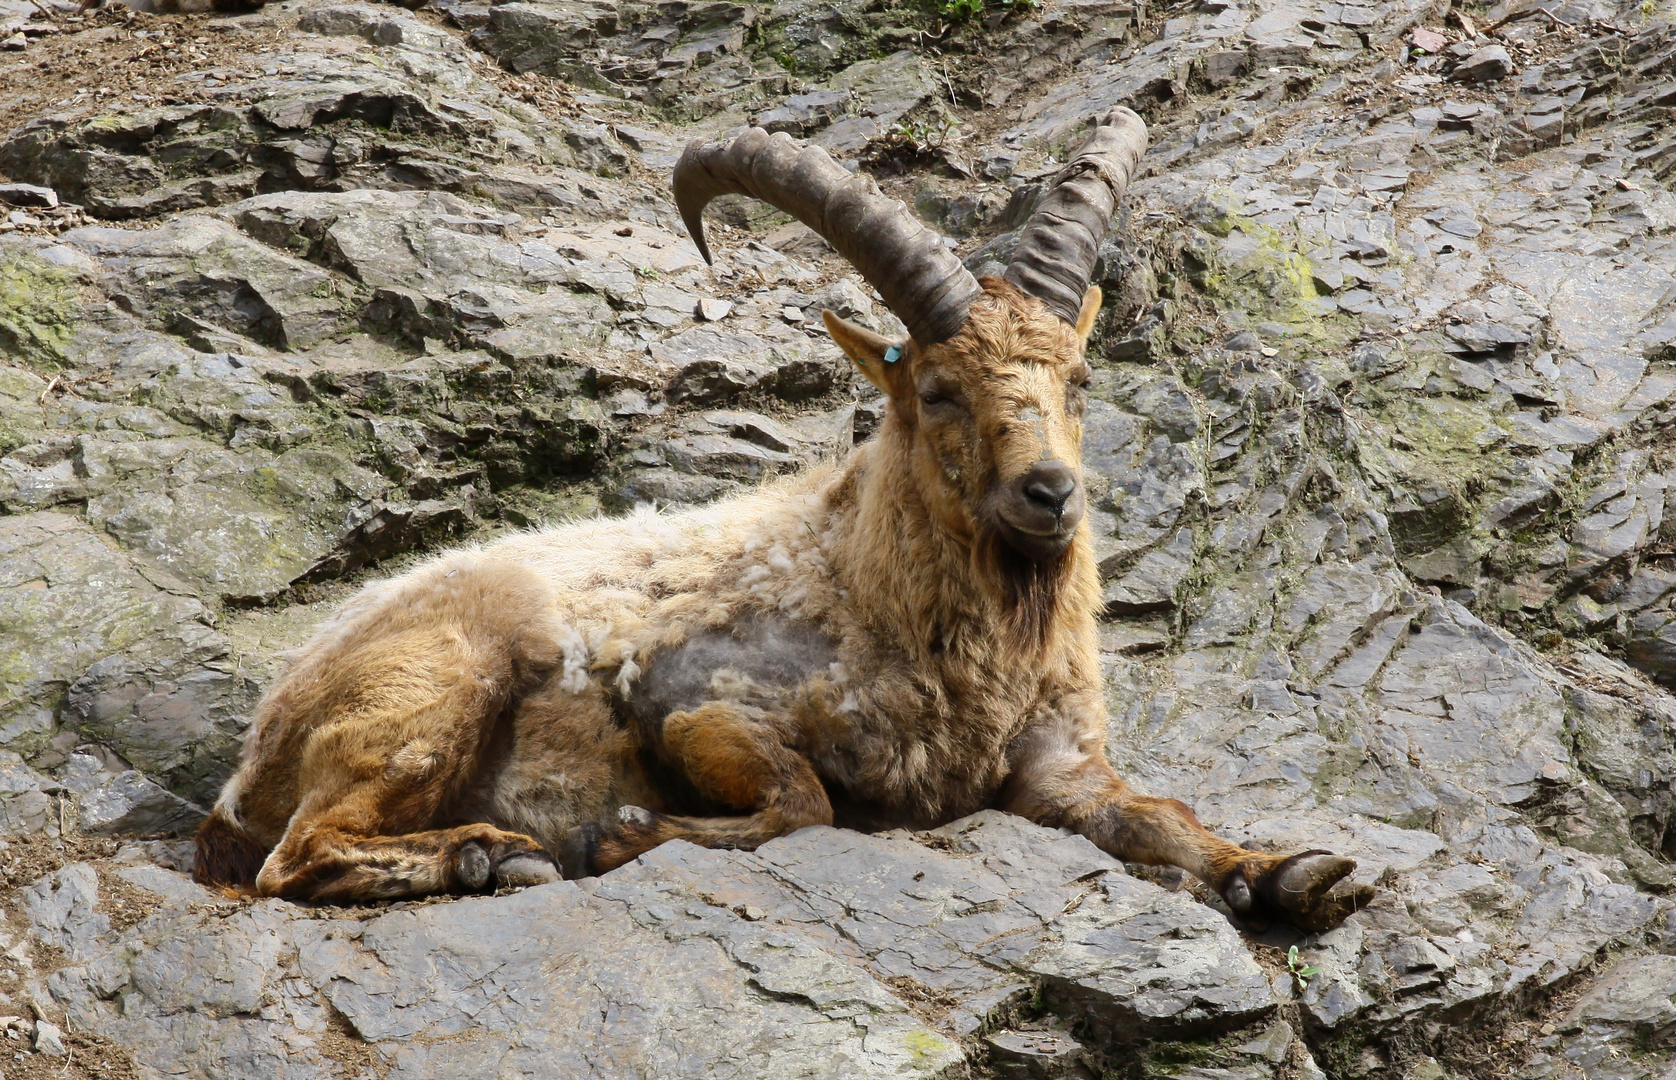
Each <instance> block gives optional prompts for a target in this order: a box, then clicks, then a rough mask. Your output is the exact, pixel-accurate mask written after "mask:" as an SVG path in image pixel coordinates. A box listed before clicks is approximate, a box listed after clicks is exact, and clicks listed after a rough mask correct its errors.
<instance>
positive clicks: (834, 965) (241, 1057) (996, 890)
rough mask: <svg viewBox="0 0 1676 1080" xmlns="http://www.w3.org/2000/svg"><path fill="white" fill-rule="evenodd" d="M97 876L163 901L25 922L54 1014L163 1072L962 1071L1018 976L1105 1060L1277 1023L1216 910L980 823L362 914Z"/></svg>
mask: <svg viewBox="0 0 1676 1080" xmlns="http://www.w3.org/2000/svg"><path fill="white" fill-rule="evenodd" d="M104 872H110V871H104ZM116 872H117V873H119V874H120V875H121V876H122V877H123V878H124V879H125V880H126V881H127V883H128V884H129V885H130V886H132V887H134V888H138V889H142V890H145V891H147V892H151V893H155V894H157V896H158V900H157V903H156V907H155V910H154V911H153V912H152V913H151V914H149V915H147V916H146V917H145V918H144V919H142V921H140V922H139V923H137V924H135V925H133V926H129V927H127V928H125V929H120V930H118V929H116V928H114V927H113V924H112V922H111V920H110V919H109V918H108V917H107V916H106V915H105V914H103V913H102V912H100V910H99V897H100V895H101V885H100V878H99V874H98V873H96V872H95V868H94V867H92V866H90V865H88V864H84V863H82V864H72V865H70V866H66V867H65V868H63V869H62V870H59V871H57V872H55V873H54V874H53V875H50V876H49V877H48V878H46V879H43V880H42V881H41V882H39V883H38V884H36V885H35V886H34V887H33V888H31V889H30V890H28V892H27V893H26V894H25V896H24V898H23V908H24V910H25V911H26V912H27V914H28V917H29V918H30V919H31V921H32V926H33V932H34V933H35V934H36V935H38V936H39V937H41V938H42V939H43V940H46V941H50V942H52V943H53V944H55V945H57V946H58V947H59V948H61V949H63V950H64V951H65V953H66V954H67V955H68V956H69V957H70V958H71V960H72V961H73V964H72V966H69V967H65V968H62V969H60V970H59V971H57V972H56V973H54V974H53V975H51V977H50V978H49V979H48V980H47V986H48V989H49V990H50V992H51V995H52V997H53V999H54V1001H55V1002H56V1003H57V1004H58V1005H60V1006H62V1007H63V1009H64V1010H65V1014H66V1016H67V1017H68V1018H69V1020H70V1022H71V1024H72V1025H74V1026H75V1027H76V1028H78V1029H80V1030H91V1031H94V1032H97V1033H98V1034H100V1035H102V1036H104V1037H106V1038H109V1039H113V1040H115V1041H117V1042H119V1043H121V1044H122V1045H124V1046H126V1047H128V1048H129V1049H130V1050H131V1052H132V1053H133V1054H134V1055H135V1058H136V1060H137V1061H138V1062H139V1063H140V1064H141V1066H142V1068H145V1069H152V1070H157V1071H159V1072H163V1073H176V1072H204V1073H214V1074H217V1075H226V1076H237V1077H255V1076H258V1075H260V1074H262V1073H264V1072H267V1073H268V1074H269V1075H280V1076H292V1075H296V1076H304V1075H310V1074H312V1073H317V1072H319V1071H322V1070H325V1069H326V1068H328V1067H329V1061H330V1058H331V1055H332V1053H333V1050H332V1046H333V1043H332V1041H331V1040H330V1039H329V1038H328V1034H329V1032H331V1031H332V1017H333V1016H334V1015H341V1016H342V1017H343V1018H344V1019H345V1020H346V1021H347V1023H348V1024H349V1025H350V1027H351V1029H352V1031H353V1032H354V1033H355V1035H357V1036H358V1037H359V1038H360V1039H362V1040H364V1041H365V1042H367V1043H369V1044H372V1045H373V1046H375V1047H376V1048H377V1049H378V1052H379V1054H380V1055H381V1057H382V1058H383V1060H384V1061H385V1062H386V1063H387V1067H388V1068H389V1070H390V1074H391V1075H392V1076H398V1077H400V1076H436V1075H450V1076H460V1077H473V1076H498V1075H501V1074H502V1072H504V1070H505V1069H506V1068H508V1067H509V1064H508V1063H513V1065H512V1066H510V1067H515V1068H517V1069H519V1070H520V1071H522V1072H525V1073H527V1074H529V1075H535V1076H553V1077H558V1076H569V1075H577V1074H580V1073H585V1074H587V1075H591V1076H602V1077H612V1076H634V1077H665V1076H667V1077H686V1076H693V1075H707V1076H723V1075H725V1076H739V1077H768V1076H776V1077H778V1076H808V1077H825V1076H831V1077H854V1076H875V1075H876V1076H892V1077H901V1076H927V1077H930V1076H943V1075H948V1074H949V1071H950V1070H952V1069H957V1068H960V1067H962V1066H961V1062H962V1060H963V1057H964V1054H965V1052H966V1051H965V1050H964V1049H963V1047H964V1046H965V1045H967V1044H965V1043H963V1042H961V1041H960V1040H961V1039H962V1038H963V1037H964V1036H967V1035H970V1034H972V1033H974V1032H975V1031H976V1030H977V1029H978V1027H979V1026H980V1025H982V1024H983V1023H984V1022H985V1020H986V1018H987V1017H988V1016H989V1015H990V1014H991V1013H992V1012H993V1011H994V1010H996V1009H997V1008H998V1007H1000V1006H1001V1005H1002V1004H1003V1003H1005V1002H1009V1001H1023V1000H1025V999H1027V998H1028V997H1029V995H1030V994H1031V992H1032V988H1033V987H1036V986H1040V987H1042V988H1043V993H1044V994H1046V995H1048V996H1049V997H1051V998H1053V999H1054V1000H1056V1001H1060V1002H1062V1008H1063V1009H1065V1010H1066V1011H1067V1013H1068V1014H1070V1015H1073V1016H1075V1018H1076V1020H1077V1022H1079V1023H1080V1024H1082V1025H1084V1026H1086V1028H1087V1029H1088V1030H1090V1031H1093V1032H1096V1033H1098V1035H1099V1037H1100V1038H1101V1039H1103V1040H1108V1041H1113V1042H1115V1043H1122V1044H1130V1043H1134V1042H1136V1041H1137V1040H1140V1041H1143V1042H1144V1041H1145V1040H1147V1039H1150V1038H1156V1037H1160V1036H1163V1035H1166V1034H1185V1033H1199V1034H1206V1033H1216V1032H1222V1031H1227V1030H1230V1029H1238V1028H1241V1027H1243V1026H1244V1025H1246V1024H1248V1023H1250V1022H1251V1021H1253V1020H1256V1019H1259V1018H1261V1017H1263V1016H1265V1015H1267V1014H1269V1013H1271V1012H1272V1011H1273V1010H1274V1009H1275V1007H1276V1001H1275V998H1274V996H1273V992H1272V990H1271V989H1270V987H1269V982H1268V979H1267V977H1266V976H1265V975H1264V973H1263V972H1262V970H1261V969H1260V968H1258V967H1257V965H1256V964H1255V963H1254V962H1253V961H1252V959H1251V957H1250V954H1249V953H1248V951H1247V950H1246V948H1245V946H1244V945H1243V944H1242V943H1241V942H1240V939H1239V936H1238V935H1237V934H1236V933H1235V932H1234V931H1233V929H1232V928H1231V927H1230V926H1229V925H1228V924H1227V922H1226V920H1224V919H1223V918H1222V917H1221V916H1220V915H1218V914H1217V913H1216V912H1214V911H1211V910H1209V909H1207V908H1205V907H1204V906H1203V905H1201V904H1199V903H1198V902H1197V901H1195V900H1193V899H1192V898H1191V897H1190V896H1188V895H1187V894H1185V893H1172V892H1166V891H1164V890H1163V889H1160V888H1159V887H1158V886H1155V885H1152V884H1149V883H1146V882H1142V881H1138V880H1136V879H1134V878H1130V877H1128V876H1126V875H1125V874H1124V873H1123V872H1122V870H1121V868H1119V867H1118V866H1117V864H1115V863H1114V862H1113V861H1112V860H1111V859H1110V858H1109V857H1107V856H1105V855H1104V854H1102V853H1100V852H1099V851H1097V850H1096V849H1095V848H1094V847H1093V846H1092V845H1091V844H1089V843H1088V841H1086V840H1084V839H1082V838H1080V837H1075V836H1068V835H1066V834H1064V833H1059V832H1055V831H1053V830H1048V829H1042V828H1039V827H1037V826H1033V825H1029V824H1026V823H1024V822H1022V821H1020V820H1018V819H1015V818H1010V817H1007V816H1006V815H1001V814H996V813H992V812H986V813H984V814H980V815H978V816H976V817H973V818H968V819H966V820H964V821H960V822H956V823H954V824H953V825H950V826H948V827H947V828H944V829H941V830H937V831H936V832H933V833H928V834H922V835H921V836H919V837H917V838H916V837H910V836H908V835H907V834H902V833H896V834H890V835H887V836H878V837H870V836H863V835H859V834H855V833H849V832H845V831H842V830H837V829H825V828H816V829H805V830H803V831H802V832H799V833H796V834H794V835H792V836H789V837H784V838H781V839H779V840H775V841H772V842H770V843H769V844H767V845H765V846H764V847H763V848H761V849H760V850H759V851H757V852H755V853H745V852H723V851H707V850H705V849H702V848H697V847H694V846H692V845H690V844H685V843H681V842H672V843H670V844H666V845H664V846H663V847H661V848H659V849H657V850H656V851H654V852H651V853H649V854H648V855H646V856H644V857H642V858H641V859H639V860H637V861H636V862H635V863H633V864H630V865H629V866H626V867H623V868H622V869H620V870H618V871H616V872H613V873H612V874H608V875H606V876H605V877H602V878H598V879H589V880H586V881H583V882H581V883H580V884H578V883H574V882H560V883H556V884H553V885H547V886H541V887H538V888H534V889H529V890H526V891H524V892H520V893H516V894H513V895H507V896H500V897H494V898H477V899H466V900H458V901H455V902H452V903H443V904H428V905H416V906H411V907H405V908H399V909H397V910H392V911H389V912H388V913H385V914H379V915H375V916H366V915H352V914H349V913H338V912H333V911H330V910H316V909H309V908H303V907H297V906H295V905H291V904H287V903H285V902H283V901H276V900H266V901H259V902H256V903H253V904H249V905H234V904H227V903H224V902H223V903H221V904H219V905H218V904H217V903H216V902H214V899H213V897H212V896H211V895H210V894H209V893H207V892H205V891H204V890H202V889H199V888H198V887H197V886H194V885H192V884H191V883H190V882H186V881H184V880H183V879H182V878H180V877H179V876H178V875H175V874H173V873H171V872H169V871H164V870H161V869H157V868H155V867H149V866H133V867H131V868H125V869H119V870H117V871H116ZM601 942H610V943H611V947H610V948H609V949H602V948H600V947H599V945H600V943H601ZM925 993H931V994H933V995H934V996H937V997H938V998H939V999H940V1000H942V1001H944V1002H945V1003H952V1004H951V1005H950V1006H949V1011H948V1012H947V1014H946V1018H945V1019H941V1020H938V1021H936V1022H934V1023H932V1022H928V1021H927V1020H926V1019H924V1018H923V1017H921V1016H919V1015H917V1014H916V1013H915V1011H914V1010H913V1009H912V1008H911V1007H910V1005H909V1004H908V1003H906V1002H907V1001H912V1000H917V997H918V996H919V995H923V994H925ZM899 995H908V996H907V997H906V999H905V998H904V997H903V996H899ZM119 1002H120V1005H119V1004H118V1003H119ZM788 1031H795V1032H796V1033H797V1034H796V1037H795V1038H787V1037H786V1033H787V1032H788Z"/></svg>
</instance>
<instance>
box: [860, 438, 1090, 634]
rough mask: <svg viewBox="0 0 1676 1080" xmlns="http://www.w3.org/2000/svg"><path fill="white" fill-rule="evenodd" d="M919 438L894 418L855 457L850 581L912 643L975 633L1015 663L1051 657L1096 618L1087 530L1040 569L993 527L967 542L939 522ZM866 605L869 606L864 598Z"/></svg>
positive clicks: (965, 537)
mask: <svg viewBox="0 0 1676 1080" xmlns="http://www.w3.org/2000/svg"><path fill="white" fill-rule="evenodd" d="M910 438H911V434H910V432H909V431H908V430H907V429H906V427H905V426H904V425H903V424H902V423H901V422H900V420H899V419H898V418H897V417H895V416H894V415H891V416H888V417H887V418H886V421H885V424H884V430H883V431H881V432H880V434H879V435H878V437H877V438H876V439H875V440H874V441H873V442H872V443H870V444H869V445H867V446H865V447H863V448H862V449H861V450H860V451H859V452H858V453H857V455H856V457H855V458H853V459H852V463H851V468H850V471H849V475H848V476H847V477H846V480H847V483H846V484H845V485H844V486H846V487H848V488H849V489H850V493H851V499H850V500H848V501H849V504H850V505H849V507H848V513H849V514H850V515H851V517H852V521H851V523H850V528H849V529H848V530H847V531H848V534H849V537H850V543H849V545H848V547H849V551H848V558H847V559H846V562H847V563H848V564H849V565H848V572H847V573H846V575H845V576H846V578H847V579H848V584H849V587H850V588H851V589H852V590H856V591H859V592H861V593H863V594H865V601H866V603H867V606H868V607H870V608H872V609H873V610H876V611H880V612H884V613H889V617H890V619H891V620H892V621H893V622H895V623H896V624H897V626H896V629H897V630H898V632H899V634H900V635H901V636H902V637H903V639H904V643H905V644H915V643H923V639H924V638H926V637H928V636H931V635H935V634H937V633H939V632H942V633H943V634H945V635H947V634H948V633H950V632H953V631H958V632H959V633H960V634H961V635H962V636H963V637H969V636H970V635H972V633H973V632H974V631H979V632H980V634H981V636H983V637H986V638H988V639H989V641H990V649H989V650H988V651H992V652H994V653H996V654H997V655H1003V656H1008V657H1009V658H1014V659H1016V658H1022V657H1024V656H1041V655H1043V654H1045V653H1048V652H1051V651H1053V650H1055V649H1056V648H1058V647H1059V645H1060V639H1061V638H1062V637H1063V635H1064V631H1065V630H1066V629H1067V628H1068V627H1069V626H1070V625H1073V624H1078V625H1080V623H1081V622H1082V621H1083V620H1085V619H1087V618H1089V617H1091V615H1092V604H1093V603H1094V601H1095V599H1096V598H1097V596H1094V595H1091V594H1090V590H1089V589H1088V588H1086V587H1084V586H1085V583H1086V581H1087V580H1089V579H1090V575H1091V573H1092V566H1093V556H1092V554H1091V552H1090V550H1089V547H1088V541H1087V539H1086V537H1085V535H1084V534H1083V533H1082V532H1079V533H1078V534H1077V537H1076V538H1075V539H1074V540H1073V541H1072V542H1071V544H1070V545H1069V546H1068V547H1067V548H1066V549H1065V551H1064V552H1062V553H1061V554H1060V555H1058V556H1057V557H1056V558H1053V559H1050V560H1047V561H1045V562H1040V563H1038V562H1033V561H1031V560H1030V559H1027V558H1025V557H1024V556H1023V555H1021V554H1019V553H1018V552H1017V551H1016V550H1014V549H1013V548H1012V547H1011V546H1010V545H1008V544H1007V543H1006V541H1004V540H1003V539H1002V538H1001V537H1000V535H999V534H998V533H996V532H995V531H994V530H993V529H989V528H982V529H980V530H979V531H978V532H977V534H976V535H970V534H964V535H963V534H959V533H956V532H954V531H952V530H950V529H949V528H948V527H947V526H946V525H944V524H942V523H941V522H939V521H938V519H937V515H936V514H935V513H933V512H932V510H931V509H930V507H928V506H927V505H926V502H925V500H924V498H923V496H922V494H921V492H920V491H919V489H918V486H917V484H916V483H915V480H914V475H913V469H912V467H911V465H910V453H909V451H910V444H909V439H910ZM858 599H859V598H858Z"/></svg>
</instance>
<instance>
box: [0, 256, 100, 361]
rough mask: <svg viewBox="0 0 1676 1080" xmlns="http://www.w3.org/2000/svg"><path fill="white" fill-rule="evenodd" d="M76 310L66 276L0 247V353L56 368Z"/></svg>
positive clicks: (77, 313)
mask: <svg viewBox="0 0 1676 1080" xmlns="http://www.w3.org/2000/svg"><path fill="white" fill-rule="evenodd" d="M81 313H82V309H81V299H80V297H79V296H78V295H77V291H76V287H75V284H74V283H73V282H72V281H71V280H70V278H69V275H67V274H65V273H64V272H63V271H62V270H59V269H57V268H55V267H53V266H51V265H49V264H47V263H45V262H43V261H42V260H40V259H38V258H36V257H35V256H34V255H31V254H28V253H27V252H22V251H18V252H0V355H3V356H5V357H7V358H9V359H12V360H14V361H17V360H21V361H23V362H25V363H28V364H33V365H37V366H42V367H46V368H48V369H52V370H56V369H57V368H59V367H62V366H63V365H64V364H65V363H67V362H68V360H69V356H68V352H67V350H68V348H69V345H70V340H71V338H72V336H73V335H74V333H75V326H76V323H77V321H78V320H80V318H81Z"/></svg>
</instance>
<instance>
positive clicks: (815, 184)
mask: <svg viewBox="0 0 1676 1080" xmlns="http://www.w3.org/2000/svg"><path fill="white" fill-rule="evenodd" d="M674 186H675V205H676V207H677V208H679V209H680V211H681V220H682V221H684V222H686V224H687V232H688V233H689V234H691V236H692V238H693V242H694V243H695V244H697V245H698V250H699V253H700V254H701V255H703V256H704V261H705V262H710V261H711V259H710V246H709V245H708V244H706V243H705V242H704V216H703V215H704V207H705V206H706V205H708V204H709V202H710V200H711V199H714V198H715V197H716V196H718V195H729V194H732V195H749V196H750V197H751V198H753V199H760V200H762V201H763V202H765V203H768V204H769V205H770V206H774V207H777V208H778V209H780V210H784V211H785V212H786V213H788V214H790V215H791V216H792V217H795V218H796V219H797V220H799V221H801V222H803V224H805V225H807V226H809V228H811V229H813V230H815V231H816V232H818V233H820V234H821V236H823V237H825V238H826V240H827V242H828V243H830V244H831V245H832V246H833V247H835V248H837V249H838V253H839V254H840V255H842V256H844V258H846V259H848V260H849V262H850V265H851V266H854V267H855V268H856V269H857V270H858V271H860V273H861V276H862V277H864V278H866V279H867V283H868V284H869V285H872V286H873V287H874V288H875V289H877V290H879V295H880V296H882V297H884V301H885V304H886V305H888V306H889V307H890V310H892V311H894V312H895V313H896V315H897V317H898V318H900V319H901V320H902V322H903V324H904V325H906V326H907V328H908V333H910V334H912V335H913V338H914V340H915V341H917V342H919V343H920V344H921V345H935V344H936V343H937V342H939V341H946V340H948V339H949V338H951V337H953V336H954V335H955V334H957V333H959V331H960V328H961V326H962V325H964V323H965V322H966V309H967V308H968V307H970V306H971V304H972V300H973V299H974V298H975V297H976V296H977V295H978V293H979V292H981V291H982V290H981V288H980V286H979V285H978V280H977V279H976V278H974V277H973V276H972V275H971V274H970V273H969V272H968V271H967V269H966V268H965V267H964V266H962V265H961V263H960V260H959V259H957V258H955V256H954V253H953V252H952V251H950V250H949V249H948V248H946V247H944V246H943V242H942V238H941V237H940V236H938V235H937V233H936V232H935V231H934V230H932V229H930V228H928V227H927V226H926V225H924V224H923V223H922V222H920V221H919V219H917V218H915V217H914V216H913V214H911V213H910V212H909V211H908V208H907V207H906V206H903V205H902V204H901V203H899V202H897V201H896V200H895V199H891V198H887V197H886V196H884V195H882V194H880V193H879V189H878V187H877V186H876V185H875V184H874V183H873V181H872V180H870V179H868V178H867V177H864V176H860V175H852V174H851V173H849V172H846V171H845V170H844V168H843V167H842V166H840V165H839V164H838V163H837V162H835V161H833V160H832V159H831V158H830V157H827V155H826V151H824V150H822V149H820V148H819V147H815V146H809V147H804V148H801V149H800V148H799V147H798V145H797V144H796V143H795V142H793V141H792V139H791V136H789V135H787V134H785V133H784V132H781V133H780V134H778V135H769V134H768V133H767V132H766V131H763V130H762V129H761V128H751V129H750V130H748V131H746V132H745V133H744V134H742V135H740V136H738V137H737V138H735V139H734V140H733V141H731V142H712V143H693V144H692V145H691V146H689V147H687V149H686V151H685V152H684V153H683V154H682V155H681V160H680V161H679V162H677V163H676V165H675V185H674Z"/></svg>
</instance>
